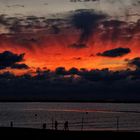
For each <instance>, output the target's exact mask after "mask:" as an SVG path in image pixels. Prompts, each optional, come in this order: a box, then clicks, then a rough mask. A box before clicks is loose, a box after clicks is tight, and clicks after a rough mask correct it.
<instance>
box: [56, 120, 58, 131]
mask: <svg viewBox="0 0 140 140" xmlns="http://www.w3.org/2000/svg"><path fill="white" fill-rule="evenodd" d="M55 130H58V122H57V121H55Z"/></svg>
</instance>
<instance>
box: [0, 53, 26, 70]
mask: <svg viewBox="0 0 140 140" xmlns="http://www.w3.org/2000/svg"><path fill="white" fill-rule="evenodd" d="M24 55H25V54H19V55H18V54H14V53H12V52H10V51H5V52H2V53H0V69H5V68H7V67H12V66H13V65H15V64H16V63H18V62H21V61H23V60H24V59H23V58H24Z"/></svg>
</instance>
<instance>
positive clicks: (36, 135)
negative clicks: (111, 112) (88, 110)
mask: <svg viewBox="0 0 140 140" xmlns="http://www.w3.org/2000/svg"><path fill="white" fill-rule="evenodd" d="M0 136H1V138H2V139H6V138H10V139H24V140H26V139H29V138H31V139H39V140H40V139H44V140H47V139H48V140H53V139H54V140H62V139H65V140H73V139H76V140H80V139H85V140H105V139H107V140H114V139H117V140H119V139H126V138H129V139H133V140H135V139H140V133H139V132H113V131H105V132H104V131H88V132H85V131H52V130H39V129H27V128H0Z"/></svg>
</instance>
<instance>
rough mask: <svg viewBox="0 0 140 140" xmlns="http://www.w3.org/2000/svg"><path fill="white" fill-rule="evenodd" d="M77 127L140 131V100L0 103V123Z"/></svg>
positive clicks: (28, 126)
mask: <svg viewBox="0 0 140 140" xmlns="http://www.w3.org/2000/svg"><path fill="white" fill-rule="evenodd" d="M55 121H57V123H58V126H57V129H58V130H64V124H65V122H66V121H68V129H69V130H75V131H91V130H93V131H96V130H97V131H98V130H101V131H102V130H103V131H110V130H111V131H112V130H113V131H140V104H139V103H67V102H65V103H64V102H63V103H62V102H61V103H60V102H51V103H50V102H49V103H48V102H16V103H15V102H12V103H11V102H10V103H9V102H5V103H0V127H22V128H37V129H43V124H45V129H53V130H54V129H55Z"/></svg>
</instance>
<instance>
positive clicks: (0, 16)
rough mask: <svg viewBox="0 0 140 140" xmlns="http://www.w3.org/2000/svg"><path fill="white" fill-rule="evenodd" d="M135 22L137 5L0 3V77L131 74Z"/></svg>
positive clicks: (116, 1) (138, 23)
mask: <svg viewBox="0 0 140 140" xmlns="http://www.w3.org/2000/svg"><path fill="white" fill-rule="evenodd" d="M139 19H140V1H139V0H93V1H92V0H90V1H89V2H84V0H81V2H79V1H76V0H75V1H74V0H28V1H27V0H0V71H1V72H3V71H7V70H8V71H14V72H15V73H24V72H29V71H34V70H36V69H37V68H41V69H51V70H54V69H55V68H57V67H65V68H66V69H70V68H72V67H76V68H78V69H80V68H86V69H103V68H109V69H110V70H124V69H128V68H131V69H135V67H133V66H132V65H129V63H130V61H133V60H135V58H139V57H140V49H139V47H140V20H139ZM5 51H7V52H5ZM15 57H16V58H17V59H16V60H15V59H14V60H12V59H13V58H15ZM8 59H10V61H11V62H10V63H9V62H8V63H7V60H8Z"/></svg>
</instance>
